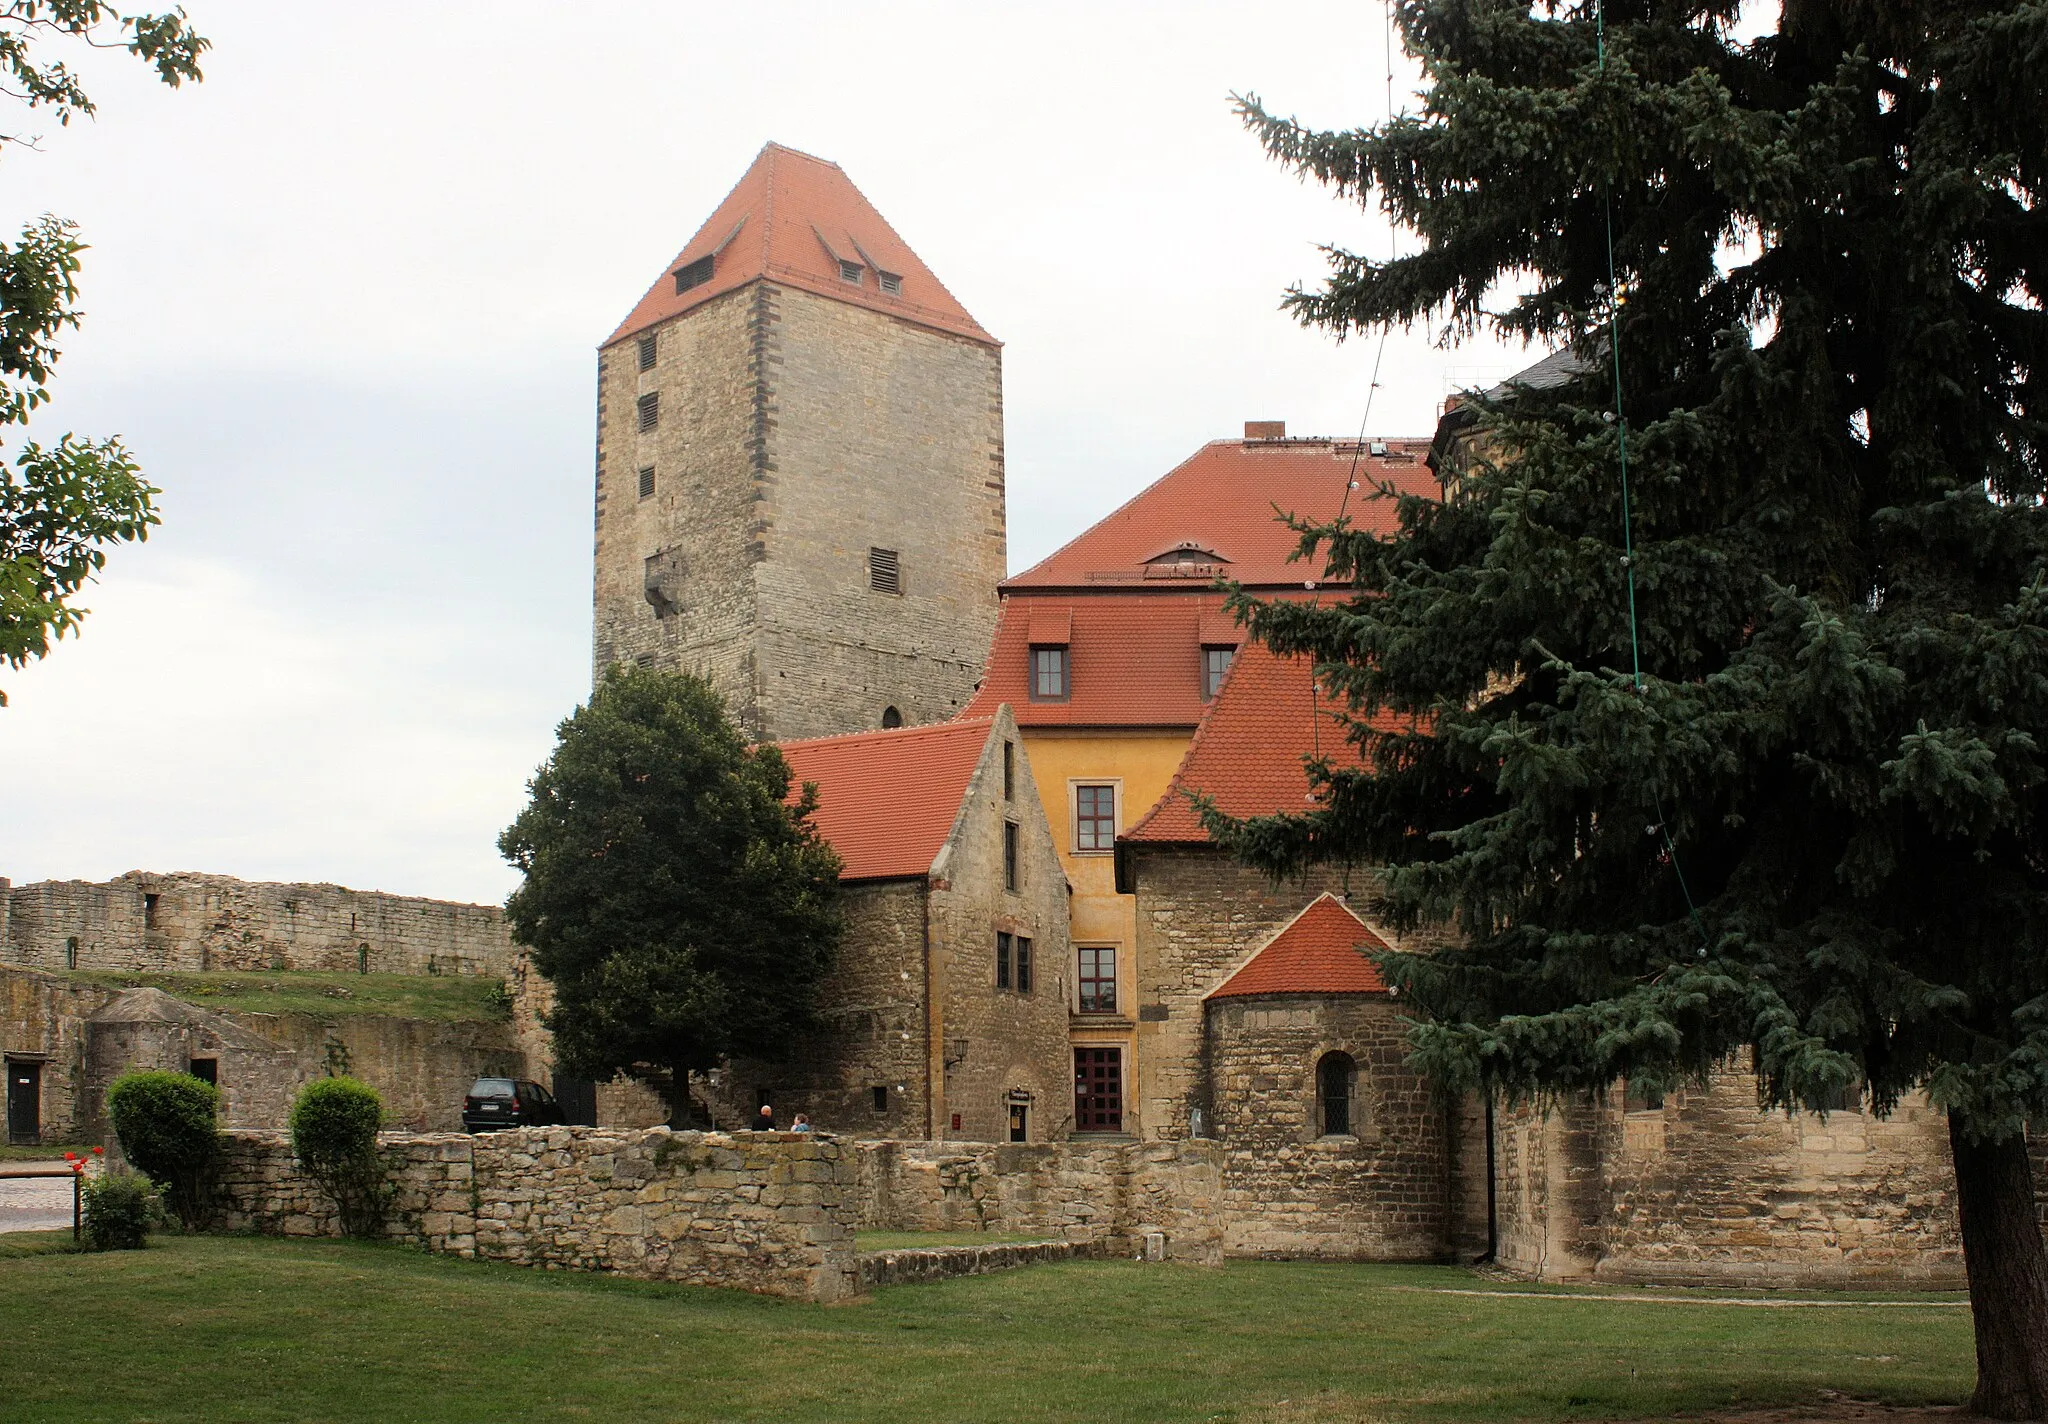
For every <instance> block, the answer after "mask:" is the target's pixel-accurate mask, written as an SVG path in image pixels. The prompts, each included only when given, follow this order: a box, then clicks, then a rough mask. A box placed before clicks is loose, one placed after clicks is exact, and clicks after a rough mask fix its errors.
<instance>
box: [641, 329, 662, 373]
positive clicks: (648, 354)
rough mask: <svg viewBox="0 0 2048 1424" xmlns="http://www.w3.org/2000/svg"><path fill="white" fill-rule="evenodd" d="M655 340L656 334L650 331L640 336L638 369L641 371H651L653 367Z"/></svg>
mask: <svg viewBox="0 0 2048 1424" xmlns="http://www.w3.org/2000/svg"><path fill="white" fill-rule="evenodd" d="M657 340H658V338H657V336H656V335H655V334H654V333H652V332H650V333H648V334H647V335H646V336H643V337H641V338H640V369H641V370H643V371H652V370H653V369H654V353H655V349H656V342H657Z"/></svg>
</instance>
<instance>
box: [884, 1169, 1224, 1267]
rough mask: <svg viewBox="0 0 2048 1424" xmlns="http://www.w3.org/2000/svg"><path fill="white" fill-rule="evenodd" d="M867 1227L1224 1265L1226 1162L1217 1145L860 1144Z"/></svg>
mask: <svg viewBox="0 0 2048 1424" xmlns="http://www.w3.org/2000/svg"><path fill="white" fill-rule="evenodd" d="M853 1153H854V1160H855V1164H856V1173H857V1194H856V1195H857V1201H858V1216H857V1223H858V1225H859V1226H860V1227H861V1228H862V1229H864V1230H870V1231H986V1232H990V1233H996V1234H1006V1235H1019V1236H1043V1237H1046V1238H1049V1239H1053V1240H1059V1241H1066V1242H1073V1243H1077V1244H1089V1245H1102V1246H1104V1247H1106V1248H1109V1249H1110V1251H1111V1253H1112V1254H1137V1253H1139V1252H1143V1251H1145V1250H1146V1248H1147V1238H1151V1237H1158V1238H1163V1240H1162V1241H1161V1250H1162V1251H1163V1258H1164V1259H1169V1260H1178V1261H1191V1262H1196V1263H1200V1264H1214V1263H1216V1262H1218V1261H1220V1260H1221V1259H1222V1256H1223V1239H1224V1218H1223V1164H1222V1155H1221V1153H1220V1152H1219V1151H1218V1150H1217V1148H1216V1146H1215V1144H1213V1143H1207V1142H1129V1141H1124V1142H1116V1141H1090V1140H1087V1139H1081V1140H1077V1141H1070V1142H1044V1143H1017V1144H1011V1143H994V1142H875V1141H864V1142H857V1143H854V1144H853Z"/></svg>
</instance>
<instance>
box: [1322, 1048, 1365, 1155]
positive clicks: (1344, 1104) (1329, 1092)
mask: <svg viewBox="0 0 2048 1424" xmlns="http://www.w3.org/2000/svg"><path fill="white" fill-rule="evenodd" d="M1357 1088H1358V1065H1357V1064H1356V1063H1354V1062H1353V1061H1352V1059H1351V1055H1350V1054H1348V1053H1325V1054H1324V1055H1323V1057H1322V1061H1321V1062H1319V1063H1317V1064H1316V1120H1317V1122H1318V1124H1319V1125H1320V1126H1321V1128H1322V1135H1323V1136H1325V1137H1347V1136H1349V1135H1350V1134H1351V1133H1352V1131H1353V1127H1352V1117H1351V1100H1352V1098H1353V1097H1354V1096H1355V1094H1356V1092H1357Z"/></svg>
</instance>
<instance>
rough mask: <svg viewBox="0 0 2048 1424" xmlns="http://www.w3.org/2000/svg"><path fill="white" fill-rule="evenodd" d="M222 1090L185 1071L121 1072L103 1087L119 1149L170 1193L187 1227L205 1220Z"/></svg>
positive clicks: (217, 1153) (216, 1156)
mask: <svg viewBox="0 0 2048 1424" xmlns="http://www.w3.org/2000/svg"><path fill="white" fill-rule="evenodd" d="M219 1116H220V1089H218V1088H216V1087H214V1086H213V1084H211V1083H205V1082H201V1081H200V1080H199V1079H197V1078H194V1077H193V1076H192V1075H191V1074H189V1073H164V1072H157V1071H149V1072H139V1073H123V1074H122V1075H121V1076H120V1077H118V1078H116V1079H115V1080H114V1082H113V1086H111V1087H109V1088H108V1089H107V1117H108V1118H109V1119H110V1120H111V1121H112V1122H113V1124H114V1135H115V1136H116V1137H118V1138H119V1139H120V1140H121V1151H122V1152H123V1153H124V1154H125V1155H126V1156H127V1158H128V1160H129V1161H130V1162H131V1163H133V1164H134V1165H135V1166H136V1167H137V1168H138V1169H139V1170H141V1171H143V1172H146V1173H148V1174H149V1176H150V1178H151V1179H152V1180H154V1181H155V1182H156V1183H157V1184H158V1185H159V1186H161V1187H163V1188H164V1189H165V1190H166V1191H167V1192H168V1194H169V1196H170V1201H171V1209H172V1210H173V1211H175V1212H176V1213H177V1215H178V1220H179V1221H180V1222H181V1223H183V1225H184V1226H185V1228H186V1230H188V1231H196V1230H197V1229H199V1228H200V1227H201V1226H203V1225H204V1224H205V1216H206V1207H207V1188H208V1186H209V1185H210V1182H211V1178H212V1173H213V1167H214V1164H215V1162H217V1161H218V1160H219V1158H220V1129H219V1127H218V1126H217V1120H218V1118H219Z"/></svg>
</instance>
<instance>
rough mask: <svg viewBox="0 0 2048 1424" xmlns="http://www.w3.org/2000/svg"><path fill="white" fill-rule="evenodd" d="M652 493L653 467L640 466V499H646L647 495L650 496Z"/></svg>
mask: <svg viewBox="0 0 2048 1424" xmlns="http://www.w3.org/2000/svg"><path fill="white" fill-rule="evenodd" d="M653 493H654V466H652V465H644V466H642V467H641V470H640V498H642V499H645V498H647V497H648V496H649V495H651V494H653Z"/></svg>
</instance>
